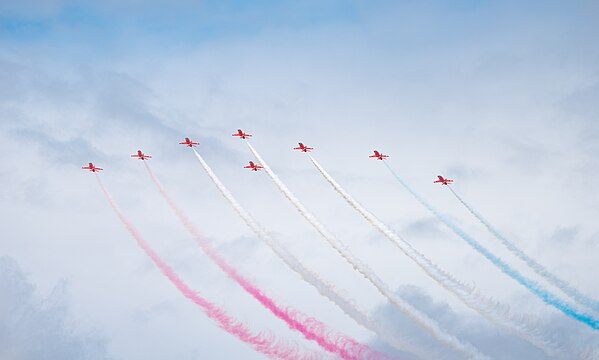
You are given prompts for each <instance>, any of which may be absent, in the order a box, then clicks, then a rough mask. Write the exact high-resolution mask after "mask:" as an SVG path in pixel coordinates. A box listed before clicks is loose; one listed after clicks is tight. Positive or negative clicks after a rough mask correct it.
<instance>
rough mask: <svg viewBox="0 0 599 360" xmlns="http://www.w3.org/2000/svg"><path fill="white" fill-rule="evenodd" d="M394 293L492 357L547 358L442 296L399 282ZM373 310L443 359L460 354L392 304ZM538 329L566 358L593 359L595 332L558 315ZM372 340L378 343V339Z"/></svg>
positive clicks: (539, 359)
mask: <svg viewBox="0 0 599 360" xmlns="http://www.w3.org/2000/svg"><path fill="white" fill-rule="evenodd" d="M398 293H400V294H402V295H403V296H405V298H406V299H408V301H409V302H410V303H411V304H412V305H413V306H414V307H416V308H418V309H419V310H421V311H423V312H424V313H426V314H428V315H429V316H431V317H432V318H434V319H436V320H437V321H438V322H439V323H440V324H441V326H443V327H444V328H445V329H448V330H449V331H450V332H453V333H455V334H460V336H461V337H463V338H464V339H465V340H468V341H470V342H472V344H474V345H475V346H477V347H479V348H480V349H484V352H485V353H486V354H487V355H489V356H491V357H492V358H493V359H497V360H512V359H527V360H542V359H547V355H545V354H544V353H543V352H542V351H541V350H539V349H537V348H535V347H534V346H532V345H530V344H529V343H527V342H525V341H524V340H521V339H519V338H518V337H516V336H513V335H511V334H509V333H506V332H503V331H501V330H498V329H497V328H496V327H494V326H493V325H492V324H491V323H489V322H487V321H486V320H485V319H482V318H480V317H479V316H475V315H474V314H473V313H460V312H457V311H455V310H454V309H452V308H451V307H450V306H449V305H447V304H446V303H445V302H444V301H443V300H435V299H433V298H431V296H430V295H429V294H428V293H427V292H426V291H425V290H423V289H422V288H419V287H416V286H402V287H400V288H399V289H398ZM374 313H375V314H376V316H377V317H378V318H380V319H383V320H384V321H386V322H388V323H390V324H394V326H397V327H398V328H401V329H402V331H407V332H410V333H412V334H414V341H417V342H418V343H419V344H421V346H426V347H427V348H429V349H434V350H435V351H437V352H439V353H442V355H441V356H440V358H443V359H444V360H450V359H456V360H457V359H461V358H462V355H461V354H454V353H450V352H449V351H447V350H446V349H442V348H439V346H438V344H437V343H436V342H434V341H431V340H430V339H428V338H426V337H425V336H424V335H423V334H422V332H421V331H420V329H418V328H417V327H416V325H414V324H411V323H410V322H409V321H407V319H406V318H405V316H404V315H402V314H401V313H399V312H398V311H397V310H396V309H395V308H394V307H393V306H391V305H388V304H386V305H382V306H380V307H378V308H377V309H375V311H374ZM410 327H412V329H410ZM540 330H541V331H543V333H545V334H547V336H548V337H549V338H552V339H554V341H556V342H557V343H558V344H560V345H561V347H562V349H563V350H564V353H565V354H567V357H566V358H567V359H573V358H576V359H586V358H588V359H594V358H593V357H592V356H594V355H595V354H597V350H598V349H597V345H596V335H595V334H593V333H592V332H591V331H587V330H586V329H584V328H582V327H580V326H578V325H577V324H576V323H575V322H573V321H570V320H568V319H566V318H564V317H562V316H553V317H550V318H547V319H544V321H543V326H542V327H541V328H540ZM376 343H377V344H378V341H377V342H376ZM379 345H380V344H379Z"/></svg>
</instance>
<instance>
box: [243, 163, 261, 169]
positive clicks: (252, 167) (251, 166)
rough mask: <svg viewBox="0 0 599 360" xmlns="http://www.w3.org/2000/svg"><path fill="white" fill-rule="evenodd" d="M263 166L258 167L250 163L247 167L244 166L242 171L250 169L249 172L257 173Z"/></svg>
mask: <svg viewBox="0 0 599 360" xmlns="http://www.w3.org/2000/svg"><path fill="white" fill-rule="evenodd" d="M263 167H264V166H260V165H256V164H254V162H253V161H250V165H249V166H244V167H243V168H244V169H252V170H251V171H258V170H260V169H262V168H263Z"/></svg>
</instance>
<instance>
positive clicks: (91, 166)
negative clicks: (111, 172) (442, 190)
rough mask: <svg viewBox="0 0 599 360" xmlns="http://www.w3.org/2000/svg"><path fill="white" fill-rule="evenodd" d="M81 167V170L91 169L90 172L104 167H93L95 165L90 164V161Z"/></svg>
mask: <svg viewBox="0 0 599 360" xmlns="http://www.w3.org/2000/svg"><path fill="white" fill-rule="evenodd" d="M82 169H83V170H89V171H91V172H98V171H102V170H104V169H102V168H99V167H95V166H94V164H92V163H89V165H88V166H84V167H82Z"/></svg>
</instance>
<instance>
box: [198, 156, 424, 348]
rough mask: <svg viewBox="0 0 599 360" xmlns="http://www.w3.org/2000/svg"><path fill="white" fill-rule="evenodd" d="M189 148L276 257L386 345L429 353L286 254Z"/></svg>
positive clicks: (279, 244)
mask: <svg viewBox="0 0 599 360" xmlns="http://www.w3.org/2000/svg"><path fill="white" fill-rule="evenodd" d="M192 150H193V152H194V154H195V156H196V157H197V159H198V160H199V162H200V164H201V165H202V167H203V168H204V170H205V171H206V173H207V174H208V176H209V177H210V179H211V180H212V181H213V182H214V184H215V185H216V187H217V188H218V190H219V191H220V192H221V194H222V195H223V197H224V198H225V199H226V200H227V201H228V202H229V203H230V204H231V206H232V207H233V209H234V210H235V212H236V213H237V214H238V215H239V216H240V217H241V219H242V220H243V221H244V222H245V224H246V225H247V226H248V227H249V228H250V229H251V230H252V231H253V232H254V233H255V234H256V235H257V236H258V237H259V238H260V239H261V240H262V241H263V242H264V243H265V244H266V245H267V246H268V247H270V248H271V249H272V251H273V252H274V253H275V254H276V255H277V256H278V257H279V258H281V260H283V262H285V264H287V266H289V267H290V268H291V269H292V270H293V271H295V272H296V273H297V274H298V275H300V276H301V278H302V279H303V280H304V281H306V282H307V283H308V284H310V285H312V286H314V287H315V288H316V290H317V291H318V292H319V293H320V294H321V295H323V296H325V297H326V298H328V299H329V300H331V301H332V302H333V303H335V304H336V305H337V306H338V307H339V308H340V309H341V310H342V311H343V312H344V313H345V314H347V315H348V316H349V317H351V318H352V319H353V320H354V321H356V322H357V323H358V324H359V325H361V326H363V327H365V328H367V329H369V330H370V331H372V332H374V333H375V334H377V335H378V336H379V337H380V338H381V339H382V340H383V341H385V342H386V343H388V344H389V345H391V346H393V347H395V348H397V349H398V350H404V351H409V352H411V353H413V354H415V355H417V356H419V357H421V358H430V357H431V356H430V354H429V353H427V352H424V351H423V350H422V349H420V348H417V347H415V346H414V345H412V343H411V341H406V340H409V339H406V338H405V337H401V338H402V340H399V339H398V337H395V336H392V334H391V333H390V332H391V329H386V328H385V327H384V326H383V325H382V324H380V323H379V322H377V321H376V320H374V319H372V318H371V317H370V316H369V315H368V314H367V313H366V312H365V311H363V310H361V309H359V308H358V306H357V305H356V304H355V302H354V301H353V300H351V299H347V298H346V297H345V296H344V295H343V294H342V293H341V292H340V291H339V290H337V289H336V288H335V286H334V285H332V284H330V283H328V282H327V281H326V280H324V279H322V278H321V277H320V276H319V275H318V274H316V273H314V272H312V271H311V270H309V269H307V268H306V267H305V265H304V264H303V263H302V262H301V261H300V260H299V259H298V258H296V257H295V256H293V255H292V254H290V253H289V252H288V251H287V250H286V249H285V248H284V247H283V246H282V245H281V243H280V242H278V241H276V240H275V239H273V238H272V237H271V236H270V234H269V233H268V232H267V231H266V230H264V229H263V228H262V227H261V226H260V225H259V224H258V223H257V222H256V221H255V220H254V218H253V217H252V216H251V215H250V214H249V213H248V212H247V211H246V210H245V209H244V208H243V207H242V206H241V204H239V202H238V201H237V199H235V197H234V196H233V194H232V193H231V192H230V191H229V189H227V187H225V185H224V184H223V183H222V182H221V181H220V179H219V178H218V176H216V174H215V173H214V171H213V170H212V168H211V167H210V166H209V165H208V163H206V161H205V160H204V158H203V157H202V156H201V155H200V154H199V153H198V152H197V151H196V150H195V149H192Z"/></svg>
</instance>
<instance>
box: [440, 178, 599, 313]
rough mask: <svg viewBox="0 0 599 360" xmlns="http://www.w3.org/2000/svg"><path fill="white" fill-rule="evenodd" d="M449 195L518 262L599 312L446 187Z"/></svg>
mask: <svg viewBox="0 0 599 360" xmlns="http://www.w3.org/2000/svg"><path fill="white" fill-rule="evenodd" d="M448 188H449V190H450V191H451V193H452V194H453V195H454V196H455V197H456V199H458V200H459V201H460V202H461V203H462V205H464V207H465V208H466V209H467V210H468V211H469V212H470V213H471V214H472V215H474V217H475V218H477V219H478V221H480V223H481V224H483V225H484V226H485V227H486V228H487V230H488V231H489V232H490V233H491V234H492V235H493V236H495V238H496V239H497V240H499V241H500V242H501V243H502V244H503V245H504V246H505V247H506V248H507V249H508V250H509V251H510V252H511V253H512V254H514V255H516V256H517V257H518V258H519V259H520V260H522V261H524V262H525V263H526V264H527V265H528V266H529V267H530V268H531V269H533V270H534V272H536V273H537V274H538V275H540V276H541V277H543V278H544V279H545V280H547V281H548V282H550V283H551V284H553V285H555V286H557V287H558V288H559V289H561V290H562V291H563V292H564V293H566V294H567V295H568V296H570V297H571V298H572V299H574V300H576V301H578V302H579V303H580V304H582V305H584V306H586V307H588V308H589V309H592V310H593V311H596V312H599V301H597V300H595V299H592V298H590V297H589V296H587V295H585V294H583V293H581V292H580V291H579V290H578V289H576V288H575V287H573V286H572V285H570V284H569V283H568V282H566V281H565V280H562V279H560V278H558V277H557V276H556V275H554V274H553V273H551V272H550V271H549V270H547V269H546V268H545V267H544V266H543V265H541V264H539V263H538V262H537V261H536V260H534V259H533V258H531V257H530V256H528V255H527V254H526V253H525V252H524V251H522V250H521V249H520V248H518V247H517V246H516V244H514V243H513V242H511V241H510V240H508V239H507V238H506V237H505V236H503V234H501V233H500V232H499V231H498V230H497V229H495V228H494V227H493V226H491V224H490V223H489V222H488V221H487V220H485V219H484V218H483V217H482V215H480V214H479V213H478V212H476V211H475V210H474V209H473V208H472V207H471V206H470V205H469V204H468V203H466V202H465V201H464V200H463V199H462V197H460V196H459V195H458V194H457V193H456V192H455V190H454V189H453V188H451V187H450V186H448Z"/></svg>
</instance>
